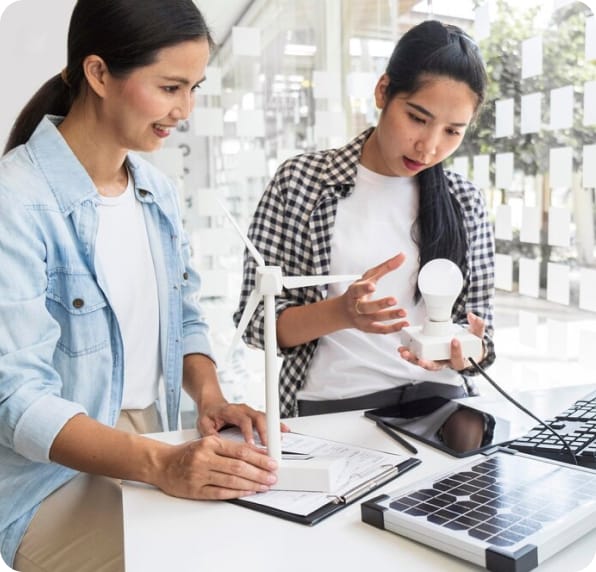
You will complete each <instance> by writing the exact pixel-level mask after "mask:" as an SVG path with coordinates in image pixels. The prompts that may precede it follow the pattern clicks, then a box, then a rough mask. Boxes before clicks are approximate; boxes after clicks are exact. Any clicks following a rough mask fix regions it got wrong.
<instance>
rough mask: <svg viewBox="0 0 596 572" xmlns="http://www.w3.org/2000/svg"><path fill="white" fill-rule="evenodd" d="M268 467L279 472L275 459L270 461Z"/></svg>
mask: <svg viewBox="0 0 596 572" xmlns="http://www.w3.org/2000/svg"><path fill="white" fill-rule="evenodd" d="M267 466H268V467H269V468H270V469H271V470H273V471H276V470H277V463H276V462H275V461H274V460H273V459H269V462H268V463H267Z"/></svg>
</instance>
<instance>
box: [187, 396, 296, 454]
mask: <svg viewBox="0 0 596 572" xmlns="http://www.w3.org/2000/svg"><path fill="white" fill-rule="evenodd" d="M226 425H235V426H237V427H239V428H240V431H241V432H242V435H243V437H244V439H245V441H246V442H247V443H250V444H251V445H254V442H255V440H254V431H255V430H256V432H257V434H258V436H259V439H260V440H261V443H262V444H263V445H266V444H267V423H266V418H265V414H264V413H263V412H261V411H257V410H256V409H253V408H252V407H249V406H248V405H245V404H237V403H228V402H227V401H225V400H223V401H219V402H217V403H214V404H210V405H208V406H206V407H203V408H202V409H201V410H200V412H199V419H198V420H197V429H198V430H199V433H200V434H201V435H214V434H216V433H217V432H218V431H219V430H220V429H221V428H222V427H225V426H226ZM281 430H282V431H289V430H290V429H289V428H288V427H287V425H284V424H283V423H282V424H281Z"/></svg>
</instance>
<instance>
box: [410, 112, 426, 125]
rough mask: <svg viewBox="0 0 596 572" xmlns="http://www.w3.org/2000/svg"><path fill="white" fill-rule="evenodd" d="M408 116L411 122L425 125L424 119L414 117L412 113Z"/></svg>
mask: <svg viewBox="0 0 596 572" xmlns="http://www.w3.org/2000/svg"><path fill="white" fill-rule="evenodd" d="M409 116H410V119H411V120H412V121H414V122H415V123H423V124H424V123H426V122H425V121H424V119H422V117H418V116H417V115H414V114H413V113H410V114H409Z"/></svg>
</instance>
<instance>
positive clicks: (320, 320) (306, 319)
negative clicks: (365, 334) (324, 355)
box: [277, 297, 350, 348]
mask: <svg viewBox="0 0 596 572" xmlns="http://www.w3.org/2000/svg"><path fill="white" fill-rule="evenodd" d="M341 304H342V302H341V297H337V298H331V299H329V300H322V301H320V302H314V303H313V304H307V305H305V306H292V307H291V308H288V309H287V310H284V311H283V312H282V313H281V314H280V315H279V317H278V318H277V343H278V344H279V347H281V348H292V347H294V346H298V345H301V344H306V343H308V342H311V341H312V340H316V339H317V338H320V337H321V336H325V335H328V334H331V333H333V332H336V331H337V330H342V329H344V328H348V327H350V322H349V321H348V320H347V319H346V317H345V314H344V312H342V305H341Z"/></svg>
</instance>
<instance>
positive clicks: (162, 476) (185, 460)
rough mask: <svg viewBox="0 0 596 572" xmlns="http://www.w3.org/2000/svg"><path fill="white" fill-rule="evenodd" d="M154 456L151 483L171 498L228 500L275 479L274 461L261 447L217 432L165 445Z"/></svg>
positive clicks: (266, 486) (260, 488) (262, 488)
mask: <svg viewBox="0 0 596 572" xmlns="http://www.w3.org/2000/svg"><path fill="white" fill-rule="evenodd" d="M158 455H159V458H158V460H157V464H158V466H157V470H156V471H155V473H154V474H155V475H156V478H155V480H154V481H153V484H155V485H156V486H158V487H159V488H160V489H161V490H162V491H164V492H165V493H167V494H169V495H172V496H175V497H181V498H190V499H203V500H225V499H232V498H238V497H242V496H247V495H250V494H254V493H256V492H264V491H267V490H269V487H270V486H271V485H273V484H274V483H275V482H276V476H275V470H276V469H277V464H276V463H275V461H274V460H273V459H271V458H269V457H268V456H267V455H266V454H265V453H264V452H263V451H262V450H260V449H257V448H256V447H254V446H251V445H247V444H246V443H238V442H234V441H228V440H226V439H222V438H221V437H219V436H217V435H210V436H208V437H203V438H201V439H198V440H196V441H191V442H189V443H184V444H183V445H176V446H167V448H165V449H162V450H161V451H160V453H159V454H158Z"/></svg>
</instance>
